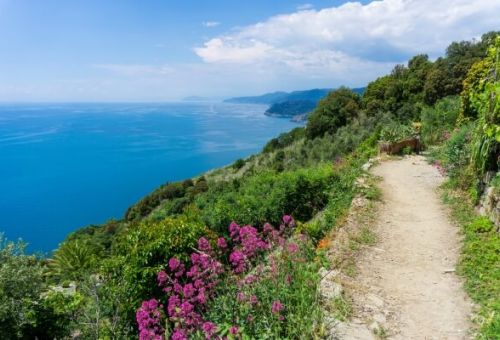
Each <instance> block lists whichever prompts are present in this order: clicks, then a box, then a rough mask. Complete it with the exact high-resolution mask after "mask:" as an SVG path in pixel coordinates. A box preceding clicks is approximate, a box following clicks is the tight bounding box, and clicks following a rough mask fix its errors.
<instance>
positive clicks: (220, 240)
mask: <svg viewBox="0 0 500 340" xmlns="http://www.w3.org/2000/svg"><path fill="white" fill-rule="evenodd" d="M217 247H219V248H220V249H226V248H227V242H226V239H225V238H224V237H219V238H218V239H217Z"/></svg>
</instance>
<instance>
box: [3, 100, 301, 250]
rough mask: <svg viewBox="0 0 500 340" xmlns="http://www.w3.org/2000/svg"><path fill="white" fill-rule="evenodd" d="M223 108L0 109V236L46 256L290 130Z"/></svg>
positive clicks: (236, 107)
mask: <svg viewBox="0 0 500 340" xmlns="http://www.w3.org/2000/svg"><path fill="white" fill-rule="evenodd" d="M265 110H266V107H265V106H261V105H242V104H225V103H167V104H64V105H61V104H57V105H54V104H43V105H38V104H37V105H34V104H31V105H27V104H26V105H25V104H23V105H18V104H16V105H0V190H1V191H0V232H3V233H4V234H5V236H6V237H7V238H8V239H11V240H14V239H18V238H22V239H23V240H25V241H26V242H28V243H29V250H30V251H43V252H50V251H51V250H53V249H54V248H56V247H57V245H58V243H59V242H60V241H62V240H63V239H64V237H65V236H66V235H67V234H68V233H69V232H71V231H73V230H75V229H77V228H78V227H82V226H85V225H88V224H97V223H102V222H105V221H106V220H108V219H110V218H113V217H114V218H120V217H122V216H123V214H124V212H125V210H126V208H127V207H128V206H130V205H131V204H133V203H134V202H136V201H137V200H138V199H139V198H141V197H142V196H144V195H145V194H147V193H148V192H150V191H151V190H152V189H154V188H155V187H157V186H158V185H160V184H162V183H164V182H167V181H174V180H179V179H183V178H187V177H191V176H194V175H197V174H200V173H202V172H204V171H206V170H209V169H212V168H216V167H220V166H223V165H226V164H229V163H231V162H233V161H234V160H235V159H237V158H240V157H245V156H248V155H250V154H252V153H255V152H258V151H259V150H261V148H262V146H263V145H264V144H265V143H266V141H268V140H269V139H270V138H272V137H274V136H276V135H278V134H279V133H281V132H284V131H288V130H290V129H292V128H293V127H295V126H296V124H294V123H292V122H289V121H287V120H285V119H279V118H271V117H267V116H265V115H264V114H263V113H264V111H265Z"/></svg>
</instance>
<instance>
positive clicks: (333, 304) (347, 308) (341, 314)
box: [326, 296, 352, 321]
mask: <svg viewBox="0 0 500 340" xmlns="http://www.w3.org/2000/svg"><path fill="white" fill-rule="evenodd" d="M326 308H327V310H328V311H329V312H331V316H333V317H334V318H335V319H337V320H340V321H347V320H348V319H349V317H350V316H351V315H352V303H351V301H349V300H348V298H347V297H345V296H341V297H339V298H336V299H334V300H332V301H329V303H328V305H327V306H326Z"/></svg>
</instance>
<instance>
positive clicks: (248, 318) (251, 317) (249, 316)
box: [247, 314, 253, 322]
mask: <svg viewBox="0 0 500 340" xmlns="http://www.w3.org/2000/svg"><path fill="white" fill-rule="evenodd" d="M247 321H248V322H252V321H253V315H252V314H248V316H247Z"/></svg>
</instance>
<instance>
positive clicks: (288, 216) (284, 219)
mask: <svg viewBox="0 0 500 340" xmlns="http://www.w3.org/2000/svg"><path fill="white" fill-rule="evenodd" d="M292 220H293V219H292V216H290V215H284V216H283V222H285V224H288V223H290V222H291V221H292Z"/></svg>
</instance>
